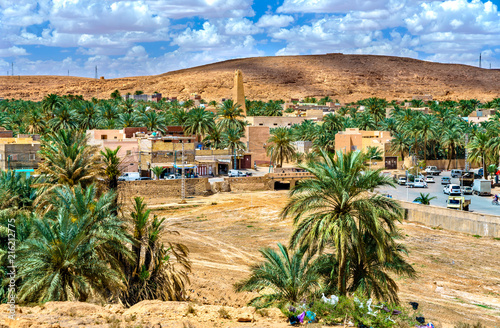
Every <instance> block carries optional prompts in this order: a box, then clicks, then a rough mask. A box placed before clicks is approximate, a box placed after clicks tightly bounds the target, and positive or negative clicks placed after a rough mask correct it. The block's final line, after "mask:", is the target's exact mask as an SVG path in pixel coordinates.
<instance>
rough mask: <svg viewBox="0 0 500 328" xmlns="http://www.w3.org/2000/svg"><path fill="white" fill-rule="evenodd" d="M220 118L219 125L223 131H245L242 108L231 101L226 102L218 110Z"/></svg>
mask: <svg viewBox="0 0 500 328" xmlns="http://www.w3.org/2000/svg"><path fill="white" fill-rule="evenodd" d="M217 115H218V116H219V122H218V125H219V127H220V128H221V129H222V131H228V130H230V129H233V130H234V129H237V130H241V131H243V129H244V127H245V125H246V123H245V121H243V119H244V118H245V117H244V116H243V111H242V110H241V106H240V105H238V104H235V103H234V102H233V101H232V100H231V99H229V100H226V101H224V102H223V103H222V104H221V105H220V106H219V108H218V109H217Z"/></svg>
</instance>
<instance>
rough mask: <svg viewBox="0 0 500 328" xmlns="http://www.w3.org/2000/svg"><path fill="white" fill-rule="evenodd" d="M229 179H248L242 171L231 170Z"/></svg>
mask: <svg viewBox="0 0 500 328" xmlns="http://www.w3.org/2000/svg"><path fill="white" fill-rule="evenodd" d="M227 175H228V176H229V177H246V176H247V175H246V173H245V172H243V171H240V170H229V173H228V174H227Z"/></svg>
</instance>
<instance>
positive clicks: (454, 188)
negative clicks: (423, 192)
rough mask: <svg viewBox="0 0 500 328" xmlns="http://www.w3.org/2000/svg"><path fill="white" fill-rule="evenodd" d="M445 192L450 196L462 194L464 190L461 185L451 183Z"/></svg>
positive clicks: (445, 188)
mask: <svg viewBox="0 0 500 328" xmlns="http://www.w3.org/2000/svg"><path fill="white" fill-rule="evenodd" d="M443 193H444V194H447V195H450V196H460V195H462V190H461V189H460V186H459V185H456V184H449V185H447V186H446V187H444V189H443Z"/></svg>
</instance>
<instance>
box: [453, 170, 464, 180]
mask: <svg viewBox="0 0 500 328" xmlns="http://www.w3.org/2000/svg"><path fill="white" fill-rule="evenodd" d="M462 174H464V171H463V170H451V177H452V178H459V177H461V176H462Z"/></svg>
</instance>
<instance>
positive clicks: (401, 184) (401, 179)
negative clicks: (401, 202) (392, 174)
mask: <svg viewBox="0 0 500 328" xmlns="http://www.w3.org/2000/svg"><path fill="white" fill-rule="evenodd" d="M405 184H406V177H400V178H399V179H398V185H400V186H404V185H405Z"/></svg>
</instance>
